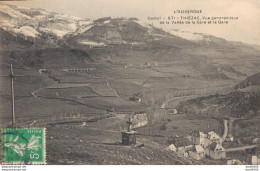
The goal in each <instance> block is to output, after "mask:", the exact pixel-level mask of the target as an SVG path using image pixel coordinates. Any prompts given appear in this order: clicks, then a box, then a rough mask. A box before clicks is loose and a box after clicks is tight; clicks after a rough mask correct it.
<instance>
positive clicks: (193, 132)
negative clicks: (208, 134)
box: [191, 130, 205, 137]
mask: <svg viewBox="0 0 260 171" xmlns="http://www.w3.org/2000/svg"><path fill="white" fill-rule="evenodd" d="M191 135H192V136H194V137H204V136H205V134H204V133H203V132H201V131H198V130H194V131H192V133H191Z"/></svg>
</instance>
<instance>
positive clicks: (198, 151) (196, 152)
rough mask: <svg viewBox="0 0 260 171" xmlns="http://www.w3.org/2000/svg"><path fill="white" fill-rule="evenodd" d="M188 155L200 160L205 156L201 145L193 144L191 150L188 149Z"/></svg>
mask: <svg viewBox="0 0 260 171" xmlns="http://www.w3.org/2000/svg"><path fill="white" fill-rule="evenodd" d="M189 156H190V157H191V158H193V159H195V160H201V159H203V158H204V157H205V150H204V149H203V148H202V147H201V145H195V146H194V147H193V149H192V150H191V151H189Z"/></svg>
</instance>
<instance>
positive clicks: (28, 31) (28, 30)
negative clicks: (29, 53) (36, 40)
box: [13, 26, 40, 37]
mask: <svg viewBox="0 0 260 171" xmlns="http://www.w3.org/2000/svg"><path fill="white" fill-rule="evenodd" d="M13 31H14V32H15V33H20V34H23V35H24V36H29V37H37V36H38V35H40V33H39V32H38V31H36V30H35V29H34V28H32V27H30V26H23V27H20V28H14V29H13Z"/></svg>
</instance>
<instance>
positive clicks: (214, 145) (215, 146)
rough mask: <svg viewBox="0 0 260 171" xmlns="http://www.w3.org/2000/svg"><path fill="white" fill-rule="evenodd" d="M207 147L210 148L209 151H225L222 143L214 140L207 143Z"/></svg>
mask: <svg viewBox="0 0 260 171" xmlns="http://www.w3.org/2000/svg"><path fill="white" fill-rule="evenodd" d="M209 149H210V150H211V151H214V152H215V151H226V150H225V149H224V147H222V145H220V144H219V143H216V142H214V143H212V144H210V145H209Z"/></svg>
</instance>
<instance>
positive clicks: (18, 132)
mask: <svg viewBox="0 0 260 171" xmlns="http://www.w3.org/2000/svg"><path fill="white" fill-rule="evenodd" d="M45 150H46V149H45V128H24V129H2V164H45V157H46V156H45Z"/></svg>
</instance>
